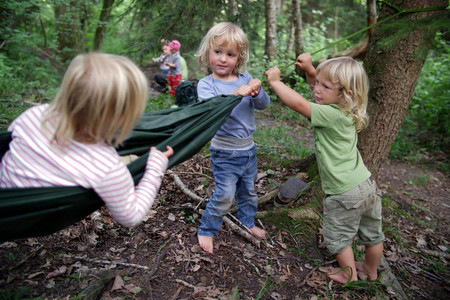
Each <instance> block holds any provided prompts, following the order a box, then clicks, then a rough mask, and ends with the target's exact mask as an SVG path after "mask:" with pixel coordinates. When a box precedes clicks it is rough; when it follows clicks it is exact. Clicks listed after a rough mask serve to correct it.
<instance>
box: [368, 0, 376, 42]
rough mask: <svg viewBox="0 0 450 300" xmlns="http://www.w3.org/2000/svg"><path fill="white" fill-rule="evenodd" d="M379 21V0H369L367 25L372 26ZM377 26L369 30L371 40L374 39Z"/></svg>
mask: <svg viewBox="0 0 450 300" xmlns="http://www.w3.org/2000/svg"><path fill="white" fill-rule="evenodd" d="M376 22H377V0H367V25H368V26H370V25H372V24H375V23H376ZM374 30H375V27H372V28H370V30H369V41H370V40H371V39H372V35H373V32H374Z"/></svg>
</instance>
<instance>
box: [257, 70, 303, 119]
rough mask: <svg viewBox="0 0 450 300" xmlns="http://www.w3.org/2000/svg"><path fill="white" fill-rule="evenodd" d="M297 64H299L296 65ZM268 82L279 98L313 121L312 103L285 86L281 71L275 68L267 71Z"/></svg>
mask: <svg viewBox="0 0 450 300" xmlns="http://www.w3.org/2000/svg"><path fill="white" fill-rule="evenodd" d="M296 64H297V63H296ZM266 76H267V82H268V83H269V84H270V86H271V87H272V88H273V89H274V91H275V93H277V95H278V97H279V98H280V99H281V100H282V101H283V102H284V103H285V104H286V105H287V106H288V107H289V108H291V109H292V110H294V111H296V112H298V113H301V114H302V115H304V116H305V117H307V118H308V119H311V103H310V102H309V101H308V100H306V99H305V98H304V97H303V96H302V95H300V94H299V93H297V92H296V91H294V90H293V89H291V88H290V87H288V86H287V85H285V84H284V83H283V82H281V80H280V69H278V67H273V68H271V69H269V70H267V71H266Z"/></svg>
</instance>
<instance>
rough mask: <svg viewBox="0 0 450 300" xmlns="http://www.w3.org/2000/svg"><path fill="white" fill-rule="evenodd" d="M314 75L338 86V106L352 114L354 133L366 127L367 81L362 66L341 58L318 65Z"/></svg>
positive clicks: (352, 60)
mask: <svg viewBox="0 0 450 300" xmlns="http://www.w3.org/2000/svg"><path fill="white" fill-rule="evenodd" d="M316 73H317V75H318V74H319V73H321V74H322V76H324V77H325V79H326V80H328V81H330V82H333V83H334V84H336V85H338V86H339V90H340V92H341V93H342V95H343V97H342V100H341V101H340V102H339V104H338V105H339V107H341V109H342V110H343V111H344V112H345V113H347V114H352V116H353V120H354V122H355V128H356V132H360V131H361V130H362V129H364V128H365V127H367V124H368V116H367V100H368V93H369V79H368V78H367V74H366V71H365V70H364V68H363V66H362V65H361V64H360V63H359V62H357V61H356V60H354V59H353V58H351V57H348V56H343V57H337V58H332V59H328V60H326V61H324V62H322V63H320V64H319V66H317V69H316Z"/></svg>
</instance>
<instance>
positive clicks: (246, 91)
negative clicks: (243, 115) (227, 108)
mask: <svg viewBox="0 0 450 300" xmlns="http://www.w3.org/2000/svg"><path fill="white" fill-rule="evenodd" d="M252 90H253V89H252V87H251V86H249V85H248V84H246V85H241V86H240V87H239V88H238V89H237V90H236V91H234V92H233V93H232V94H233V95H241V96H242V97H247V96H248V95H251V93H252Z"/></svg>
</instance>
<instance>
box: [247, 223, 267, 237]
mask: <svg viewBox="0 0 450 300" xmlns="http://www.w3.org/2000/svg"><path fill="white" fill-rule="evenodd" d="M250 231H251V233H252V234H253V235H254V236H256V237H257V238H260V239H265V238H266V231H265V230H264V229H261V228H259V227H258V226H254V227H253V228H251V229H250Z"/></svg>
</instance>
